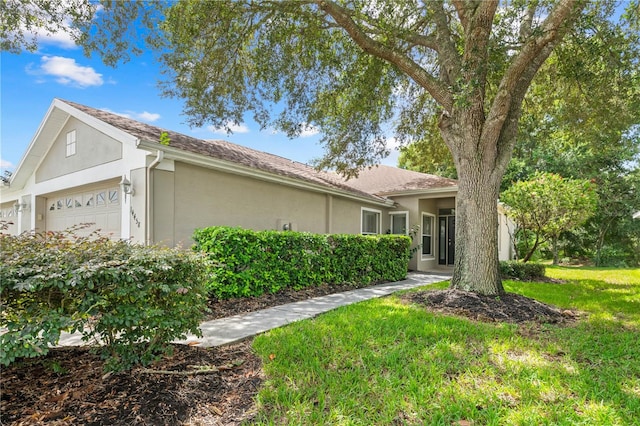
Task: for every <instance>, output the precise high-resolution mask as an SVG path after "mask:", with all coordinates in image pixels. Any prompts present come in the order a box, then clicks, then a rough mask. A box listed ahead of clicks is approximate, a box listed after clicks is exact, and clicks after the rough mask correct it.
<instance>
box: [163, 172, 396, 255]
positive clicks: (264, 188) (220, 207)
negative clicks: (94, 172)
mask: <svg viewBox="0 0 640 426" xmlns="http://www.w3.org/2000/svg"><path fill="white" fill-rule="evenodd" d="M167 190H168V189H167ZM170 198H171V197H170V196H165V201H163V203H165V204H166V203H170V201H167V200H169V199H170ZM173 199H174V215H175V225H174V242H175V244H180V243H182V244H183V245H184V246H188V245H190V244H192V240H191V235H192V234H193V231H194V229H195V228H201V227H207V226H240V227H244V228H249V229H255V230H266V229H273V230H275V229H279V227H281V226H282V224H283V223H291V224H292V225H293V230H296V231H301V232H313V233H327V232H332V233H360V214H361V207H372V206H370V205H369V206H368V205H367V204H366V203H359V202H357V201H355V200H347V199H343V198H341V197H338V196H327V195H326V194H322V193H316V192H312V191H306V190H303V189H296V188H291V187H288V186H285V185H280V184H276V183H271V182H264V181H260V180H257V179H253V178H248V177H243V176H238V175H232V174H229V173H222V172H218V171H214V170H210V169H206V168H203V167H198V166H194V165H189V164H185V163H180V162H176V163H175V175H174V196H173ZM372 208H377V209H380V210H383V209H382V208H380V207H372ZM155 214H156V221H158V220H164V219H159V218H158V214H159V210H156V211H155ZM329 215H331V216H332V218H331V219H328V217H329ZM385 216H386V214H384V213H383V214H382V220H383V226H385V225H384V221H385V220H387V222H388V218H385ZM387 226H388V225H387ZM328 228H330V229H328ZM156 229H158V228H157V227H156ZM384 229H386V228H384Z"/></svg>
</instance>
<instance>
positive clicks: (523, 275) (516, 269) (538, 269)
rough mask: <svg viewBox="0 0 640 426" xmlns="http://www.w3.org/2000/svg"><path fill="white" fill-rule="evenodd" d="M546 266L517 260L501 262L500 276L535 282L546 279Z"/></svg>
mask: <svg viewBox="0 0 640 426" xmlns="http://www.w3.org/2000/svg"><path fill="white" fill-rule="evenodd" d="M544 274H545V266H544V265H543V264H540V263H523V262H519V261H517V260H507V261H501V262H500V275H501V276H502V278H505V279H516V280H523V281H534V280H536V279H538V278H544Z"/></svg>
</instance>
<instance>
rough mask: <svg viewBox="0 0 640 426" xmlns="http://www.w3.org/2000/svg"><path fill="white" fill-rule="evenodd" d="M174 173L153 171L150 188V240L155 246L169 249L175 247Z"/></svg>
mask: <svg viewBox="0 0 640 426" xmlns="http://www.w3.org/2000/svg"><path fill="white" fill-rule="evenodd" d="M174 176H175V173H174V172H171V171H166V170H157V169H156V170H153V172H152V174H151V179H152V180H151V182H152V184H151V186H152V188H153V198H152V203H153V209H152V211H151V214H152V223H153V235H152V237H151V238H152V240H153V242H154V243H156V244H162V245H166V246H169V247H172V246H173V245H175V243H176V242H175V235H174V232H175V182H174Z"/></svg>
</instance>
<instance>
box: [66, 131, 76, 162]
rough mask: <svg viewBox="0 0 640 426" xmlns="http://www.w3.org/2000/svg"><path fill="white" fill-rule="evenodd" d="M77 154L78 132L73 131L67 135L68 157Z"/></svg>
mask: <svg viewBox="0 0 640 426" xmlns="http://www.w3.org/2000/svg"><path fill="white" fill-rule="evenodd" d="M75 153H76V131H75V130H72V131H70V132H69V133H67V157H71V156H72V155H75Z"/></svg>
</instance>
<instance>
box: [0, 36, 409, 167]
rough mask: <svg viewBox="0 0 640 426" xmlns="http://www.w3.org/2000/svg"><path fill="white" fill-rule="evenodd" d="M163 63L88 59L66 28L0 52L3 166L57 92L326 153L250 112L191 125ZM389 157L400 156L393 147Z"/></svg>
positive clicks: (295, 155) (263, 145) (292, 154)
mask: <svg viewBox="0 0 640 426" xmlns="http://www.w3.org/2000/svg"><path fill="white" fill-rule="evenodd" d="M159 78H160V67H159V65H158V64H157V63H155V61H154V60H153V57H152V56H151V55H144V56H141V57H136V58H134V59H133V60H132V61H131V62H129V63H127V64H120V65H118V67H117V68H111V67H107V66H105V65H103V64H102V62H101V60H100V59H99V58H97V57H92V58H87V57H85V56H84V55H83V53H82V49H81V48H79V47H78V46H75V45H74V44H73V42H72V41H71V40H70V38H69V37H68V36H66V35H64V34H56V35H53V36H49V37H44V38H40V39H39V50H38V51H37V52H35V53H30V52H26V51H24V52H22V53H21V54H19V55H17V54H10V53H6V52H1V53H0V140H1V143H0V158H1V164H0V168H1V169H2V170H3V171H4V170H11V171H13V170H15V167H16V166H17V165H18V164H19V162H20V159H21V158H22V156H23V155H24V153H25V151H26V149H27V147H28V146H29V143H30V142H31V140H32V139H33V137H34V135H35V133H36V131H37V130H38V127H39V125H40V123H41V121H42V119H43V118H44V115H45V114H46V112H47V109H48V108H49V105H50V104H51V102H52V101H53V99H54V98H60V99H64V100H69V101H73V102H77V103H80V104H84V105H88V106H91V107H94V108H99V109H106V110H109V111H111V112H115V113H118V114H121V115H126V116H128V117H130V118H133V119H135V120H139V121H143V122H147V123H149V124H153V125H154V126H158V127H161V128H166V129H171V130H174V131H178V132H181V133H184V134H187V135H191V136H194V137H197V138H201V139H225V140H228V141H230V142H233V143H237V144H240V145H245V146H249V147H251V148H254V149H258V150H260V151H266V152H270V153H273V154H277V155H280V156H283V157H286V158H290V159H292V160H296V161H300V162H303V163H309V162H310V161H311V160H312V159H314V158H317V157H320V156H321V155H322V146H320V145H319V140H320V135H319V134H318V133H317V131H315V130H314V129H309V131H308V132H306V134H304V135H303V136H304V137H299V138H297V139H288V138H287V137H286V136H285V135H282V134H276V133H274V132H273V131H270V130H263V131H260V129H259V126H258V125H257V124H256V123H255V122H253V121H252V120H250V119H248V120H246V122H245V123H243V124H242V126H240V127H238V128H236V129H235V132H234V133H233V134H232V135H227V134H226V133H225V132H224V131H223V130H219V129H214V128H211V127H204V128H190V127H189V126H188V125H187V124H186V117H184V116H183V115H182V106H183V102H182V100H180V99H170V98H162V97H161V96H160V90H159V89H158V86H157V83H158V80H159ZM383 163H384V164H390V165H395V164H396V163H397V151H395V150H394V151H393V152H392V154H391V156H390V157H389V158H387V159H386V160H385V161H384V162H383Z"/></svg>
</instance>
